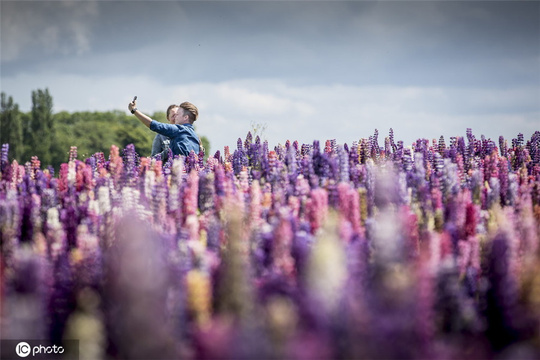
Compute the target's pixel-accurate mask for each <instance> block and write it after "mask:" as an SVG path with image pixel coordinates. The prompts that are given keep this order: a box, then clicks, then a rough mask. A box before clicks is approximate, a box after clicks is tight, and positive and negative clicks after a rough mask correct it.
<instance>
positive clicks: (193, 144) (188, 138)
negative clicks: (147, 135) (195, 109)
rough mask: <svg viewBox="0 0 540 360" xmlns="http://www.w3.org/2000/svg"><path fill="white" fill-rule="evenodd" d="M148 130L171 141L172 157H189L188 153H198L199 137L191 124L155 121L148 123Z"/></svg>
mask: <svg viewBox="0 0 540 360" xmlns="http://www.w3.org/2000/svg"><path fill="white" fill-rule="evenodd" d="M150 130H152V131H154V132H157V133H158V134H161V135H165V136H167V137H168V138H170V139H171V144H170V146H171V151H172V152H173V154H174V155H185V156H187V155H189V153H190V151H191V150H193V151H195V154H198V153H199V150H200V147H199V137H198V136H197V134H196V133H195V128H194V127H193V125H192V124H182V125H178V124H165V123H162V122H159V121H156V120H152V122H151V123H150Z"/></svg>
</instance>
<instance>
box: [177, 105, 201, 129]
mask: <svg viewBox="0 0 540 360" xmlns="http://www.w3.org/2000/svg"><path fill="white" fill-rule="evenodd" d="M179 107H180V108H182V109H184V115H187V116H188V117H189V122H190V123H192V124H193V123H194V122H195V121H196V120H197V118H198V117H199V109H197V107H196V106H195V105H193V104H192V103H190V102H187V101H184V102H183V103H181V104H180V105H179Z"/></svg>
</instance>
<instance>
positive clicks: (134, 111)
mask: <svg viewBox="0 0 540 360" xmlns="http://www.w3.org/2000/svg"><path fill="white" fill-rule="evenodd" d="M128 109H129V111H131V113H132V114H133V115H135V116H136V117H137V119H139V120H140V121H141V122H142V123H143V124H144V125H146V127H147V128H150V123H151V122H152V119H151V118H150V117H149V116H147V115H145V114H143V113H142V112H140V111H139V110H138V109H137V100H133V101H132V102H130V103H129V104H128Z"/></svg>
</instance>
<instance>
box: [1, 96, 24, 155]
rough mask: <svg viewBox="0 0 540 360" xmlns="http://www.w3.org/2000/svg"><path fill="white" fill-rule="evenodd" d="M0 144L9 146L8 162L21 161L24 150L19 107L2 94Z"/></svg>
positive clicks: (10, 98)
mask: <svg viewBox="0 0 540 360" xmlns="http://www.w3.org/2000/svg"><path fill="white" fill-rule="evenodd" d="M0 97H1V99H0V106H1V111H2V112H1V114H0V144H9V157H10V159H9V160H10V161H12V160H13V159H17V161H19V162H20V161H21V157H22V154H23V150H24V145H23V132H22V116H21V113H20V111H19V105H18V104H15V103H14V102H13V98H12V97H11V96H10V97H7V96H6V94H5V93H3V92H2V94H1V95H0Z"/></svg>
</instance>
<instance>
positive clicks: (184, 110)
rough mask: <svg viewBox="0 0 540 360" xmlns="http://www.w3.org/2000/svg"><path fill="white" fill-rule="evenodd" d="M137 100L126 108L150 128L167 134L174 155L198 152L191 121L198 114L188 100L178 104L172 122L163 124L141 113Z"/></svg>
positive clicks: (196, 139)
mask: <svg viewBox="0 0 540 360" xmlns="http://www.w3.org/2000/svg"><path fill="white" fill-rule="evenodd" d="M136 105H137V100H133V101H132V102H130V103H129V105H128V109H129V111H131V113H132V114H133V115H135V116H136V117H137V119H139V120H140V121H141V122H142V123H143V124H144V125H146V127H148V128H150V130H152V131H154V132H156V133H158V134H161V135H164V136H167V137H168V138H170V139H171V143H170V148H171V151H172V153H173V154H174V155H184V156H187V155H189V153H190V152H191V150H193V151H194V152H195V154H198V153H199V151H200V150H201V143H200V140H199V137H198V136H197V134H196V133H195V128H194V127H193V123H194V122H195V121H196V120H197V118H198V116H199V110H198V109H197V107H196V106H195V105H193V104H192V103H190V102H187V101H186V102H183V103H181V104H180V105H179V106H178V111H177V112H176V115H175V116H174V119H173V121H174V123H173V124H164V123H161V122H159V121H156V120H152V119H151V118H150V117H149V116H147V115H145V114H143V113H142V112H141V111H139V110H138V109H137V107H136Z"/></svg>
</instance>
